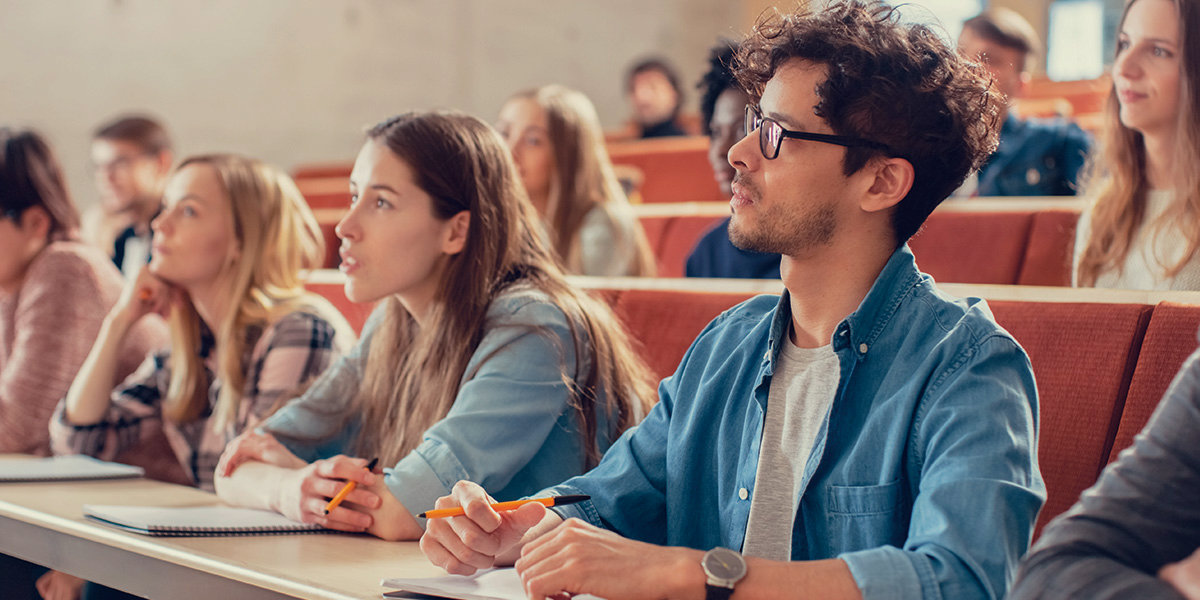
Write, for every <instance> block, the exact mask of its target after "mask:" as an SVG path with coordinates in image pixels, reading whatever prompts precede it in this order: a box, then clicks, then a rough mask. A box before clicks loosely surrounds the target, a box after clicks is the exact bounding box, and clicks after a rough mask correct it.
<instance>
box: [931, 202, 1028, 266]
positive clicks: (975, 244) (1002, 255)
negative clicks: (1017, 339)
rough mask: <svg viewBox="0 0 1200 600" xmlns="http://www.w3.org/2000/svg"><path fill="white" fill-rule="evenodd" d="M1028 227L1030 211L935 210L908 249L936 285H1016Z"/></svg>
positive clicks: (1026, 240)
mask: <svg viewBox="0 0 1200 600" xmlns="http://www.w3.org/2000/svg"><path fill="white" fill-rule="evenodd" d="M1032 224H1033V214H1032V213H1030V212H995V213H980V212H950V211H935V212H934V213H933V214H931V215H929V219H928V220H926V221H925V225H924V226H923V227H921V230H920V231H918V232H917V234H916V235H915V236H913V237H912V239H911V240H909V242H908V245H909V247H911V248H912V251H913V254H914V255H916V257H917V266H918V267H920V269H921V270H922V271H924V272H926V273H929V274H930V275H932V276H933V278H934V279H935V280H937V281H941V282H954V283H999V284H1015V283H1017V279H1018V277H1019V276H1020V273H1021V264H1022V262H1023V261H1024V260H1025V246H1026V245H1027V244H1028V242H1029V231H1030V228H1031V226H1032Z"/></svg>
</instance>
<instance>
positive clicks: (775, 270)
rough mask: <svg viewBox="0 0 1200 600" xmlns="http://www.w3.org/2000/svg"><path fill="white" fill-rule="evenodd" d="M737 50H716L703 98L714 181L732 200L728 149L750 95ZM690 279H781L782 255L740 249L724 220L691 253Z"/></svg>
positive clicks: (735, 139) (738, 138)
mask: <svg viewBox="0 0 1200 600" xmlns="http://www.w3.org/2000/svg"><path fill="white" fill-rule="evenodd" d="M736 50H737V46H736V45H734V44H732V43H729V42H725V43H722V44H720V45H718V46H716V47H715V48H713V49H712V52H711V54H709V57H708V72H707V73H705V74H704V77H703V78H702V79H701V80H700V88H701V89H702V90H704V96H703V97H701V98H700V116H701V118H702V121H701V123H702V124H703V125H704V133H705V134H707V135H708V139H709V145H708V162H709V164H711V165H712V170H713V177H714V178H715V179H716V181H717V185H718V186H720V187H721V193H722V194H724V195H725V196H733V188H732V187H731V186H732V184H733V175H734V173H735V172H736V171H734V169H733V165H731V164H729V156H728V155H729V149H730V148H732V147H733V145H734V144H736V143H738V142H739V141H741V139H742V137H743V136H744V135H745V128H744V127H743V124H742V121H743V120H744V119H745V112H746V103H747V102H749V101H750V97H749V96H748V95H747V94H746V92H744V91H743V90H742V88H741V87H740V86H739V85H738V82H737V79H736V78H734V76H733V61H734V56H735V52H736ZM684 272H685V274H686V275H687V276H688V277H732V278H738V279H779V255H778V254H776V253H774V252H756V251H754V250H746V249H742V248H738V247H737V246H735V245H733V242H731V241H730V240H729V219H728V218H725V219H722V220H721V222H720V223H717V224H716V225H715V226H714V227H713V228H712V229H710V230H708V231H707V232H705V234H704V235H703V236H701V237H700V239H699V241H697V242H696V246H695V247H694V248H692V252H691V253H690V254H688V257H687V264H686V267H685V269H684Z"/></svg>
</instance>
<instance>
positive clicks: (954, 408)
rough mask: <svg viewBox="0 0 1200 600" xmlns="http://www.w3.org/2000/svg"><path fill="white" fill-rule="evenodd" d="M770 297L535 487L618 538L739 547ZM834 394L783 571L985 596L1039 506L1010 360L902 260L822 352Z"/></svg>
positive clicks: (766, 378) (749, 492) (771, 361)
mask: <svg viewBox="0 0 1200 600" xmlns="http://www.w3.org/2000/svg"><path fill="white" fill-rule="evenodd" d="M790 318H791V317H790V309H789V304H788V297H787V295H786V293H785V294H784V296H783V297H781V298H777V297H774V296H760V297H757V298H753V299H751V300H748V301H746V302H744V303H742V304H740V305H738V306H736V307H734V308H732V309H730V310H729V311H727V312H725V313H724V314H722V315H721V316H719V317H717V319H716V320H714V321H713V322H712V323H710V324H709V325H708V327H707V328H705V329H704V331H703V332H701V333H700V336H699V337H698V338H697V339H696V341H695V342H693V343H692V346H691V348H690V349H689V350H688V352H687V354H686V355H684V357H683V360H682V362H681V363H680V365H679V368H678V370H677V371H676V372H675V374H674V375H673V376H671V377H669V378H667V379H665V380H663V382H662V384H661V385H660V386H659V403H658V405H656V406H655V407H654V409H653V410H652V411H651V412H650V414H649V416H647V418H646V420H645V421H643V422H642V423H641V424H640V425H639V426H637V427H636V428H634V429H633V430H631V431H628V432H626V433H625V435H623V436H622V437H621V438H620V439H618V441H617V442H616V443H615V444H614V445H613V447H612V448H611V449H610V450H609V452H608V453H607V454H606V455H605V457H604V459H603V460H602V461H601V462H600V464H599V465H598V466H597V467H596V468H595V469H593V470H592V471H590V472H588V473H587V474H584V475H582V476H579V477H575V478H572V479H570V480H568V481H567V482H566V483H564V484H562V485H559V486H557V487H554V488H552V489H551V490H549V492H548V493H552V494H589V495H591V500H590V501H587V502H584V503H581V504H576V505H571V506H563V507H557V508H555V509H554V510H556V511H558V512H559V514H560V515H562V516H563V517H578V518H581V519H584V520H587V521H589V522H591V523H593V524H595V525H598V526H601V527H606V528H608V529H611V530H614V531H616V532H618V533H620V534H621V535H624V536H627V537H630V538H634V539H638V540H643V541H647V542H652V543H656V544H668V545H673V546H687V547H692V548H698V549H702V550H703V549H709V548H712V547H714V546H725V547H729V548H733V549H740V548H741V547H742V543H743V541H744V539H745V535H746V521H747V518H748V517H749V514H750V504H751V501H752V500H753V498H754V484H755V481H754V480H755V472H756V469H757V466H758V455H759V442H760V440H761V438H762V432H763V418H764V416H765V413H766V408H767V397H768V392H769V391H770V388H771V374H772V372H773V371H774V369H775V364H776V361H778V359H779V346H780V345H781V344H785V343H789V342H788V340H787V338H786V336H787V335H788V333H787V332H788V327H789V324H790ZM832 344H833V349H834V352H835V353H836V354H837V356H838V360H839V363H840V366H841V380H840V383H839V386H838V393H837V395H836V397H835V398H834V401H833V404H832V405H831V408H830V410H829V411H828V413H827V414H826V415H825V418H824V422H823V424H822V426H821V429H820V431H819V433H818V435H817V440H816V442H815V444H814V447H813V450H812V454H811V456H810V457H809V459H808V462H807V464H806V465H805V468H804V476H803V479H802V481H801V484H800V495H799V498H798V499H797V501H796V506H797V509H796V517H795V524H794V526H793V528H792V560H815V559H824V558H834V557H838V558H841V559H843V560H844V561H845V562H846V564H847V565H848V566H849V568H850V572H851V574H852V575H853V577H854V580H855V582H856V583H857V585H858V587H859V589H860V590H861V591H862V594H863V597H864V598H868V599H869V598H954V599H956V600H957V599H967V598H1000V597H1002V596H1003V595H1004V592H1005V589H1006V588H1007V585H1008V583H1009V581H1010V580H1011V579H1012V577H1013V574H1014V571H1015V569H1016V565H1017V560H1018V559H1019V558H1020V556H1021V555H1022V554H1023V553H1024V552H1025V550H1026V548H1027V547H1028V545H1029V540H1030V535H1031V532H1032V530H1033V525H1034V519H1035V518H1036V517H1037V513H1038V510H1039V509H1040V508H1041V506H1042V503H1043V501H1044V500H1045V497H1046V492H1045V486H1044V485H1043V483H1042V479H1041V475H1040V474H1039V472H1038V467H1037V456H1036V448H1037V444H1036V431H1037V391H1036V388H1035V386H1034V379H1033V372H1032V368H1031V366H1030V363H1029V359H1028V357H1027V356H1026V354H1025V351H1024V350H1023V349H1021V347H1020V346H1019V345H1018V344H1017V343H1016V341H1015V340H1013V338H1012V336H1010V335H1009V334H1008V333H1007V332H1005V331H1004V330H1003V329H1001V328H1000V326H999V325H997V324H996V322H995V320H994V319H993V317H992V314H991V311H990V310H989V309H988V308H987V305H986V303H985V302H984V301H982V300H979V299H966V300H958V299H954V298H951V297H949V296H947V295H945V294H943V293H942V292H940V291H939V290H938V289H937V288H936V287H935V285H934V282H933V280H932V279H931V278H930V277H929V276H928V275H925V274H923V273H920V272H919V271H918V270H917V268H916V264H915V263H914V260H913V255H912V253H911V252H910V251H909V250H908V247H907V246H903V247H901V248H900V249H898V250H897V251H896V252H895V253H894V254H893V255H892V257H891V259H890V260H889V261H888V263H887V265H886V266H885V267H884V269H883V271H882V272H881V273H880V275H879V277H878V278H877V279H876V281H875V284H874V285H873V286H872V288H871V291H870V292H869V293H868V294H867V296H866V298H865V299H864V300H863V302H862V304H861V305H860V306H859V308H858V310H856V311H855V312H854V313H853V314H851V315H850V316H848V317H846V319H844V320H843V321H842V322H841V323H840V324H839V325H838V327H837V329H836V331H835V332H834V334H833V339H832ZM781 525H782V524H781Z"/></svg>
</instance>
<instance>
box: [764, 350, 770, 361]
mask: <svg viewBox="0 0 1200 600" xmlns="http://www.w3.org/2000/svg"><path fill="white" fill-rule="evenodd" d="M763 360H764V361H770V360H771V351H770V350H767V351H766V352H764V353H763Z"/></svg>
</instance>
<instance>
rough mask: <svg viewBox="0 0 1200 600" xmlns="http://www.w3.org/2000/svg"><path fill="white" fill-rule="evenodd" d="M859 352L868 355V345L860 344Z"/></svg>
mask: <svg viewBox="0 0 1200 600" xmlns="http://www.w3.org/2000/svg"><path fill="white" fill-rule="evenodd" d="M858 351H859V352H861V353H863V354H866V353H867V345H866V344H859V345H858Z"/></svg>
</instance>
